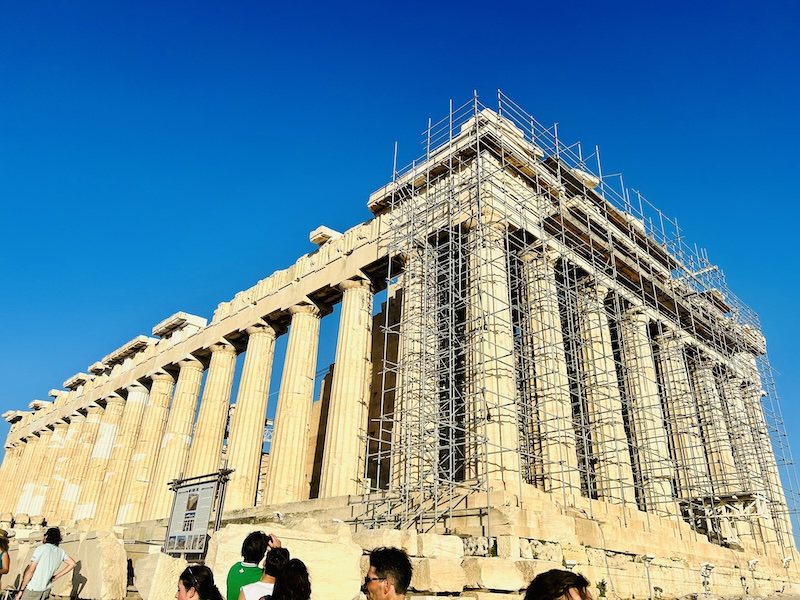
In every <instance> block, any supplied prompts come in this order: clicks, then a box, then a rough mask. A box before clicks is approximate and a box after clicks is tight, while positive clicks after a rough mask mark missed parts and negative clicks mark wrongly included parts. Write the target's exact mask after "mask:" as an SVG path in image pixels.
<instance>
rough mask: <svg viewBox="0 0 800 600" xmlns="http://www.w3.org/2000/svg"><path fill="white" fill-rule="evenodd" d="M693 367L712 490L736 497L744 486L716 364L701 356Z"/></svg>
mask: <svg viewBox="0 0 800 600" xmlns="http://www.w3.org/2000/svg"><path fill="white" fill-rule="evenodd" d="M690 367H691V375H692V383H693V384H694V392H695V395H696V396H697V408H698V410H699V415H700V432H701V433H702V435H703V441H704V443H705V452H706V456H707V457H708V468H709V475H710V476H711V485H712V489H713V490H714V494H735V493H736V492H739V491H741V489H742V484H741V481H740V480H739V473H738V471H737V470H736V463H735V462H734V460H733V448H732V447H731V438H730V433H729V432H728V423H727V420H726V418H725V410H724V408H723V406H722V398H721V397H720V395H719V391H718V390H717V384H716V380H715V378H714V362H713V361H712V360H710V359H708V358H705V357H698V358H697V359H696V360H695V361H693V362H692V363H691V365H690Z"/></svg>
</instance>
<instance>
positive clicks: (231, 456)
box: [225, 324, 276, 510]
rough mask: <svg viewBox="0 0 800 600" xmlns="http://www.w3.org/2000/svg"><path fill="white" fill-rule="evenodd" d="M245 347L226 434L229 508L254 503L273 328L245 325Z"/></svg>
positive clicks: (227, 498)
mask: <svg viewBox="0 0 800 600" xmlns="http://www.w3.org/2000/svg"><path fill="white" fill-rule="evenodd" d="M246 331H247V334H248V336H249V337H248V338H247V351H246V352H245V355H244V367H243V368H242V378H241V380H240V381H239V391H238V394H237V396H236V410H234V411H233V417H232V418H231V431H230V434H229V436H228V467H230V468H231V469H234V472H233V473H231V479H230V481H229V482H228V488H227V490H226V492H225V505H226V507H227V508H228V509H229V510H235V509H238V508H250V507H251V506H253V505H254V504H255V500H256V492H257V491H258V477H259V475H260V469H261V449H262V447H263V445H264V423H265V422H266V418H267V402H268V399H269V384H270V378H271V376H272V359H273V358H274V356H275V337H276V331H275V329H273V328H272V327H271V326H270V325H266V324H264V325H259V326H253V327H248V328H247V330H246Z"/></svg>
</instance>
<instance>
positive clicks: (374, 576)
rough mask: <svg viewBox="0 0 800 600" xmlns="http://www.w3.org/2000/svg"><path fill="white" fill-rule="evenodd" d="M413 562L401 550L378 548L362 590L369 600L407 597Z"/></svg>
mask: <svg viewBox="0 0 800 600" xmlns="http://www.w3.org/2000/svg"><path fill="white" fill-rule="evenodd" d="M411 571H412V569H411V561H410V560H409V559H408V555H407V554H406V553H405V552H403V551H402V550H400V549H399V548H376V549H375V550H373V551H372V552H371V553H370V555H369V571H367V576H366V577H365V578H364V585H363V586H362V588H361V590H362V591H363V592H364V594H365V595H366V596H367V599H368V600H382V599H383V598H395V597H398V596H405V594H406V592H407V591H408V586H409V585H411Z"/></svg>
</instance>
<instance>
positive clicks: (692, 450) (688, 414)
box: [657, 332, 711, 499]
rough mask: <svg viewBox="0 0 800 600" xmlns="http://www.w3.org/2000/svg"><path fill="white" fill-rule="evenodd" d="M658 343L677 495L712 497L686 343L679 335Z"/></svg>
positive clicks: (662, 338) (666, 335)
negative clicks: (685, 350) (685, 347)
mask: <svg viewBox="0 0 800 600" xmlns="http://www.w3.org/2000/svg"><path fill="white" fill-rule="evenodd" d="M657 342H658V344H659V352H658V360H659V365H660V368H661V373H660V374H661V387H662V390H663V393H664V412H665V416H666V418H667V430H668V431H669V433H670V438H671V440H672V455H673V458H674V459H675V468H676V478H675V481H676V485H677V488H678V495H679V496H680V497H681V498H685V499H690V498H695V497H698V496H710V495H711V482H710V479H709V476H708V464H707V462H706V457H705V449H704V447H703V438H702V436H701V435H700V423H699V419H698V416H697V415H698V412H697V402H696V400H695V397H694V394H693V393H692V386H691V383H690V381H689V371H688V367H687V364H686V357H685V354H684V344H683V341H682V340H681V338H680V337H679V335H678V334H676V333H674V332H668V333H664V334H662V335H660V336H658V338H657Z"/></svg>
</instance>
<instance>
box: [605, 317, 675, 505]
mask: <svg viewBox="0 0 800 600" xmlns="http://www.w3.org/2000/svg"><path fill="white" fill-rule="evenodd" d="M648 325H649V319H648V317H647V315H645V314H643V313H642V311H641V310H640V309H636V308H634V309H631V310H628V311H627V312H626V313H625V315H623V319H622V321H621V322H620V324H619V332H620V354H621V357H622V371H623V374H624V384H625V390H626V392H627V396H628V401H629V405H630V406H629V415H630V426H631V433H632V436H633V449H634V460H635V461H636V464H637V465H638V468H639V474H640V477H641V481H642V500H643V501H644V509H645V510H646V511H648V512H653V513H655V514H658V515H661V516H680V514H681V513H680V507H679V506H678V503H677V502H675V499H674V498H673V497H672V478H673V477H674V474H675V463H674V462H673V461H672V459H671V458H670V455H669V443H668V441H667V433H666V431H665V430H664V411H663V410H662V408H661V398H660V397H659V395H658V381H657V379H656V367H655V358H654V356H653V347H652V345H651V344H650V336H649V333H648Z"/></svg>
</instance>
